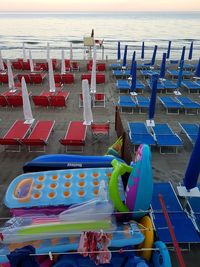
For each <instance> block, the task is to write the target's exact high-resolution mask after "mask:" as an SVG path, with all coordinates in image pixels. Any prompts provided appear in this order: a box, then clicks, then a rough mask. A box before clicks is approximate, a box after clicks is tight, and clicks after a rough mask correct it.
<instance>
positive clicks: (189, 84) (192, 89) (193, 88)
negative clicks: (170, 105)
mask: <svg viewBox="0 0 200 267" xmlns="http://www.w3.org/2000/svg"><path fill="white" fill-rule="evenodd" d="M182 85H183V86H184V87H185V88H187V89H188V93H189V94H190V93H199V91H200V84H198V83H196V82H194V81H182Z"/></svg>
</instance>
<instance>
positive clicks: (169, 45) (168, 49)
mask: <svg viewBox="0 0 200 267" xmlns="http://www.w3.org/2000/svg"><path fill="white" fill-rule="evenodd" d="M171 44H172V41H169V43H168V47H167V59H169V58H170V52H171Z"/></svg>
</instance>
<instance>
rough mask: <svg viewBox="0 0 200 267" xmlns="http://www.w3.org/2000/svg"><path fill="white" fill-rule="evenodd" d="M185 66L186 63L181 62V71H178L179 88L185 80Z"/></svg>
mask: <svg viewBox="0 0 200 267" xmlns="http://www.w3.org/2000/svg"><path fill="white" fill-rule="evenodd" d="M183 65H184V61H183V60H181V62H180V67H179V71H178V80H177V87H181V83H182V79H183Z"/></svg>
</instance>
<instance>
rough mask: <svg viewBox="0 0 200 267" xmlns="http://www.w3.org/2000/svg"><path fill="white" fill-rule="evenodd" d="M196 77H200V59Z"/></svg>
mask: <svg viewBox="0 0 200 267" xmlns="http://www.w3.org/2000/svg"><path fill="white" fill-rule="evenodd" d="M195 77H200V58H199V62H198V64H197V68H196V71H195Z"/></svg>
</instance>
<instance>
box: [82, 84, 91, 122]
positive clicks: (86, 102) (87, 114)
mask: <svg viewBox="0 0 200 267" xmlns="http://www.w3.org/2000/svg"><path fill="white" fill-rule="evenodd" d="M82 95H83V120H84V122H83V124H84V125H91V123H92V122H93V115H92V108H91V96H90V93H89V83H88V80H82Z"/></svg>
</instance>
